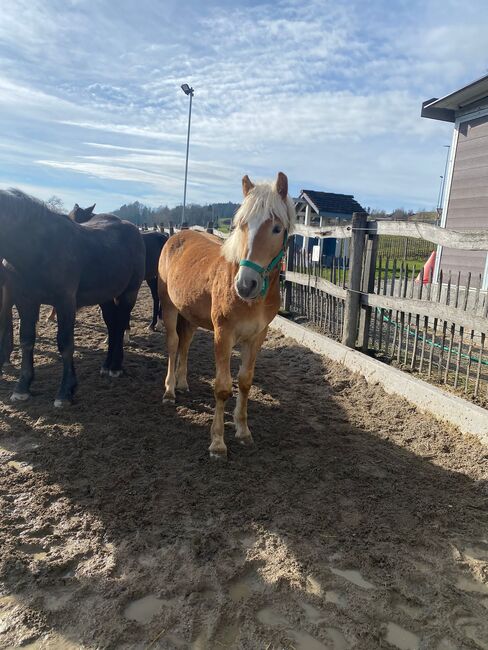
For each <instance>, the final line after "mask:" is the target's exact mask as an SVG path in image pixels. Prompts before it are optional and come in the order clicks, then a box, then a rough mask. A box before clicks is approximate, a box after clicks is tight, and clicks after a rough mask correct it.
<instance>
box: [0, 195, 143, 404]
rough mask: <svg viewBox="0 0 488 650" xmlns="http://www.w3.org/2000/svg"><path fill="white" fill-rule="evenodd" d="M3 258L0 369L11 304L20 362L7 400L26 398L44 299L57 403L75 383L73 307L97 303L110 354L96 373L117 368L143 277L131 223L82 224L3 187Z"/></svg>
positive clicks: (98, 220) (107, 219) (101, 218)
mask: <svg viewBox="0 0 488 650" xmlns="http://www.w3.org/2000/svg"><path fill="white" fill-rule="evenodd" d="M1 258H3V259H4V262H3V266H2V276H3V290H2V297H3V301H2V302H3V304H2V310H1V311H2V314H1V315H0V324H3V325H4V326H5V331H4V332H2V331H0V344H1V346H2V347H0V371H1V366H2V364H3V363H4V362H5V361H7V360H8V356H9V354H10V351H11V350H9V343H10V342H11V336H10V330H11V321H12V316H11V314H12V305H13V304H15V305H16V307H17V310H18V312H19V316H20V345H21V349H22V362H21V370H20V377H19V380H18V382H17V384H16V386H15V388H14V392H13V394H12V396H11V400H12V401H24V400H26V399H28V398H29V397H30V385H31V382H32V380H33V377H34V344H35V338H36V323H37V320H38V318H39V308H40V305H41V304H45V305H52V306H53V307H54V308H55V309H56V312H57V318H58V335H57V342H58V349H59V352H60V354H61V357H62V360H63V377H62V381H61V385H60V387H59V390H58V394H57V397H56V400H55V402H54V405H55V406H56V407H61V406H64V405H65V404H67V403H70V402H71V401H72V398H73V395H74V392H75V389H76V386H77V379H76V373H75V367H74V364H73V352H74V325H75V315H76V310H77V309H79V308H81V307H87V306H89V305H97V304H98V305H100V307H101V309H102V314H103V318H104V320H105V324H106V326H107V330H108V353H107V357H106V359H105V362H104V363H103V365H102V369H101V371H100V372H101V374H102V375H110V376H112V377H118V376H120V375H121V374H122V361H123V336H124V331H125V329H126V327H127V324H128V322H129V318H130V313H131V311H132V308H133V306H134V304H135V302H136V298H137V293H138V291H139V287H140V286H141V282H142V280H143V278H144V264H145V250H144V243H143V241H142V237H141V235H140V233H139V231H138V229H137V228H136V226H134V225H133V224H131V223H129V222H127V221H121V220H120V219H119V218H118V217H114V216H113V215H109V214H100V215H97V216H96V217H94V218H92V219H90V221H88V222H86V223H84V224H81V225H80V224H78V223H76V222H74V221H73V220H71V219H69V218H68V216H67V215H63V214H58V213H56V212H53V211H52V210H50V209H49V208H48V207H47V206H46V205H45V204H44V203H42V202H41V201H38V200H37V199H34V198H32V197H30V196H28V195H27V194H24V193H23V192H21V191H19V190H7V191H3V190H2V191H0V259H1ZM9 314H10V315H9ZM4 345H5V347H4Z"/></svg>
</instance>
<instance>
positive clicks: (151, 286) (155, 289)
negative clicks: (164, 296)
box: [146, 278, 161, 332]
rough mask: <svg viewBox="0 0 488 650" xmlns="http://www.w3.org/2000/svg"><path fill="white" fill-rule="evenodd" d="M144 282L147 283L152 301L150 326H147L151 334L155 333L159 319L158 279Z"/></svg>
mask: <svg viewBox="0 0 488 650" xmlns="http://www.w3.org/2000/svg"><path fill="white" fill-rule="evenodd" d="M146 282H147V286H148V287H149V289H150V290H151V296H152V299H153V315H152V320H151V324H150V325H149V327H148V329H150V330H151V331H152V332H155V331H156V325H157V324H158V320H159V319H160V318H161V309H160V306H159V296H158V279H157V278H149V280H146Z"/></svg>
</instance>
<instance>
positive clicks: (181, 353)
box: [176, 314, 197, 391]
mask: <svg viewBox="0 0 488 650" xmlns="http://www.w3.org/2000/svg"><path fill="white" fill-rule="evenodd" d="M196 329H197V328H196V327H195V326H194V325H192V324H191V323H190V322H189V321H187V320H186V318H183V316H182V315H181V314H179V316H178V322H177V325H176V331H177V333H178V339H179V343H178V368H177V370H176V390H179V391H188V390H189V388H188V380H187V374H188V351H189V349H190V345H191V342H192V340H193V336H194V334H195V331H196Z"/></svg>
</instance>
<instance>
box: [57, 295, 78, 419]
mask: <svg viewBox="0 0 488 650" xmlns="http://www.w3.org/2000/svg"><path fill="white" fill-rule="evenodd" d="M56 313H57V319H58V335H57V341H58V350H59V353H60V354H61V358H62V359H63V378H62V380H61V385H60V387H59V390H58V394H57V395H56V399H55V400H54V406H55V407H56V408H61V407H63V406H65V405H66V404H70V403H71V401H72V399H73V395H74V393H75V390H76V387H77V385H78V381H77V379H76V372H75V365H74V363H73V354H74V351H75V339H74V330H75V318H76V304H75V301H74V299H73V300H66V302H65V303H64V304H57V305H56Z"/></svg>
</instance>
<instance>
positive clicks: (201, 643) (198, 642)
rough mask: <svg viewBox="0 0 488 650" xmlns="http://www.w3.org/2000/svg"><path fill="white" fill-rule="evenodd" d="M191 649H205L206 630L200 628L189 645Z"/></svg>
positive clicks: (206, 647)
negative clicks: (200, 630)
mask: <svg viewBox="0 0 488 650" xmlns="http://www.w3.org/2000/svg"><path fill="white" fill-rule="evenodd" d="M190 648H191V650H207V649H208V646H207V632H206V631H205V630H202V632H200V634H199V635H198V636H197V638H196V639H195V640H194V641H193V642H192V644H191V645H190Z"/></svg>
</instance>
